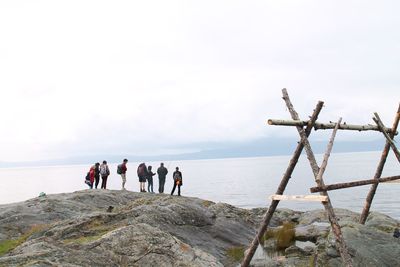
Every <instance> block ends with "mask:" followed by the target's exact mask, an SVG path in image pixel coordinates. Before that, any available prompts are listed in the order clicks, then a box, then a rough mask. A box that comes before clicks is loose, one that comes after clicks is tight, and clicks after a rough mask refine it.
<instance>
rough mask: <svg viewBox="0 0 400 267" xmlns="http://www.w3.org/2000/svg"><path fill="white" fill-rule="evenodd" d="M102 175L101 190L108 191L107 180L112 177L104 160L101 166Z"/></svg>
mask: <svg viewBox="0 0 400 267" xmlns="http://www.w3.org/2000/svg"><path fill="white" fill-rule="evenodd" d="M100 175H101V189H106V187H107V178H108V176H109V175H110V169H109V168H108V165H107V161H105V160H103V163H102V164H101V165H100Z"/></svg>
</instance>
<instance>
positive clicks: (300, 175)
mask: <svg viewBox="0 0 400 267" xmlns="http://www.w3.org/2000/svg"><path fill="white" fill-rule="evenodd" d="M380 156H381V152H363V153H340V154H339V153H338V154H332V155H331V157H330V159H329V163H328V167H327V169H326V172H325V175H324V182H325V184H332V183H339V182H349V181H355V180H362V179H372V178H373V176H374V173H375V170H376V167H377V165H378V162H379V159H380ZM290 158H291V156H274V157H257V158H233V159H231V158H230V159H207V160H185V161H172V162H168V161H166V162H164V163H165V166H166V167H167V168H168V170H169V173H168V175H167V181H166V185H165V193H170V192H171V189H172V186H173V183H172V173H173V171H174V169H175V167H176V166H179V167H180V170H181V171H182V173H183V186H182V188H181V189H182V195H184V196H191V197H199V198H203V199H208V200H212V201H215V202H225V203H229V204H232V205H235V206H238V207H242V208H253V207H268V206H269V204H270V202H271V201H270V200H269V199H268V197H269V196H270V195H272V194H274V193H275V192H276V190H277V188H278V185H279V183H280V181H281V179H282V175H283V173H284V172H285V170H286V168H287V166H288V164H289V160H290ZM316 158H317V161H318V163H319V164H320V163H321V162H322V158H323V155H316ZM100 160H103V159H99V161H100ZM117 164H118V163H112V164H109V166H110V170H111V175H110V176H109V178H108V183H107V188H108V189H114V190H119V189H120V188H121V177H120V176H119V175H118V174H117V173H116V168H117V167H116V166H117ZM146 164H147V165H152V166H153V170H156V169H157V167H158V166H159V164H160V162H146ZM127 166H128V172H127V184H126V187H127V189H128V190H131V191H136V192H138V191H139V181H138V178H137V176H136V168H137V166H138V162H129V163H128V165H127ZM89 167H90V166H89V165H70V166H52V167H34V168H32V167H29V168H3V169H0V181H1V187H0V204H6V203H11V202H19V201H24V200H27V199H29V198H33V197H37V196H38V195H39V193H40V192H45V193H46V194H54V193H65V192H73V191H77V190H82V189H87V188H88V187H87V185H85V184H84V182H83V181H84V177H85V175H86V173H87V171H88V170H89ZM399 174H400V165H399V163H398V162H397V160H396V159H395V157H394V156H393V154H392V153H390V154H389V157H388V160H387V162H386V165H385V168H384V171H383V174H382V177H385V176H392V175H399ZM154 178H155V179H154V191H155V192H158V179H157V176H154ZM313 186H315V182H314V178H313V175H312V172H311V168H310V166H309V163H308V161H307V159H306V157H305V155H302V157H301V158H300V160H299V163H298V164H297V167H296V169H295V171H294V172H293V175H292V178H291V179H290V181H289V184H288V186H287V188H286V190H285V193H284V194H288V195H307V194H310V192H309V188H310V187H313ZM99 187H100V186H99ZM369 188H370V185H367V186H361V187H354V188H349V189H342V190H335V191H330V192H329V196H330V198H331V201H332V204H333V206H334V207H335V208H346V209H350V210H353V211H356V212H361V210H362V208H363V205H364V201H365V198H366V196H367V194H368V191H369ZM399 201H400V183H386V184H380V185H379V186H378V190H377V192H376V195H375V198H374V201H373V204H372V208H371V210H373V211H379V212H382V213H385V214H387V215H389V216H392V217H394V218H397V219H400V205H398V202H399ZM282 207H285V208H290V209H294V210H303V211H304V210H310V209H319V208H323V207H322V205H321V204H320V203H318V202H295V201H281V202H280V203H279V206H278V208H282Z"/></svg>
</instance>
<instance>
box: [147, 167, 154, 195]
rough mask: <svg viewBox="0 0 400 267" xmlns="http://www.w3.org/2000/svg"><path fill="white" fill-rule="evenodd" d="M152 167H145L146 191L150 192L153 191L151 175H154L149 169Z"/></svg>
mask: <svg viewBox="0 0 400 267" xmlns="http://www.w3.org/2000/svg"><path fill="white" fill-rule="evenodd" d="M151 169H152V167H151V166H149V167H147V177H146V178H147V191H148V192H149V193H150V192H151V193H154V191H153V176H154V175H156V174H155V173H154V172H152V171H151Z"/></svg>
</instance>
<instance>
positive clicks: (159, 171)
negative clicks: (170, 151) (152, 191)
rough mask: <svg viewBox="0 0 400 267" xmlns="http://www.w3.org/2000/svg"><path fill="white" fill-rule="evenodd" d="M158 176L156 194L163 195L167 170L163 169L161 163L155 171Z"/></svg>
mask: <svg viewBox="0 0 400 267" xmlns="http://www.w3.org/2000/svg"><path fill="white" fill-rule="evenodd" d="M157 174H158V193H164V185H165V177H166V176H167V174H168V169H167V168H165V167H164V163H162V162H161V164H160V167H158V169H157Z"/></svg>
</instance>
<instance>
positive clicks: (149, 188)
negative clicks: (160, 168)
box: [147, 178, 154, 193]
mask: <svg viewBox="0 0 400 267" xmlns="http://www.w3.org/2000/svg"><path fill="white" fill-rule="evenodd" d="M150 190H151V191H150ZM147 192H152V193H153V192H154V191H153V178H151V179H147Z"/></svg>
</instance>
